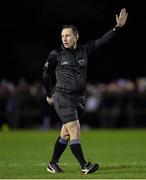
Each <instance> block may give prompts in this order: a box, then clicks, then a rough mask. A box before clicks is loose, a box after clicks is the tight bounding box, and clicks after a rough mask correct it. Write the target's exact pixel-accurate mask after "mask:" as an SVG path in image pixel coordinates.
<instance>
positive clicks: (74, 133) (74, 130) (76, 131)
mask: <svg viewBox="0 0 146 180" xmlns="http://www.w3.org/2000/svg"><path fill="white" fill-rule="evenodd" d="M65 126H66V128H67V130H68V132H69V136H70V139H79V138H80V124H79V121H78V120H76V121H72V122H69V123H67V124H66V125H65Z"/></svg>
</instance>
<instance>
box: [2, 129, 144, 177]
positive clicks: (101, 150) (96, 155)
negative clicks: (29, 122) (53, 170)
mask: <svg viewBox="0 0 146 180" xmlns="http://www.w3.org/2000/svg"><path fill="white" fill-rule="evenodd" d="M58 133H59V130H48V131H40V130H15V131H12V130H11V131H9V132H1V131H0V179H146V129H137V130H134V129H133V130H132V129H131V130H130V129H129V130H128V129H110V130H108V129H107V130H101V129H94V130H88V131H85V130H82V131H81V143H82V147H83V150H84V154H85V157H86V160H88V161H92V162H98V163H99V165H100V169H99V170H98V171H97V172H96V173H94V174H89V175H82V174H81V173H80V167H79V164H78V162H77V161H76V159H75V158H74V157H73V155H72V153H71V151H70V148H69V146H68V147H67V149H66V151H65V152H64V154H63V156H62V157H61V159H60V166H61V167H62V168H63V169H64V171H65V173H60V174H50V173H49V172H47V171H46V168H47V164H48V161H49V159H50V158H51V155H52V151H53V146H54V142H55V140H56V137H57V136H58Z"/></svg>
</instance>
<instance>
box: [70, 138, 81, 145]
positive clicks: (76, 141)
mask: <svg viewBox="0 0 146 180" xmlns="http://www.w3.org/2000/svg"><path fill="white" fill-rule="evenodd" d="M72 144H80V140H79V139H72V140H70V145H72Z"/></svg>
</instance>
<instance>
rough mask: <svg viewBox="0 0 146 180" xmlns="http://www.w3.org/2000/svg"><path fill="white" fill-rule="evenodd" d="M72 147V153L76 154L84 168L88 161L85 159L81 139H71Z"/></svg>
mask: <svg viewBox="0 0 146 180" xmlns="http://www.w3.org/2000/svg"><path fill="white" fill-rule="evenodd" d="M70 148H71V151H72V153H73V154H74V156H75V157H76V159H77V160H78V162H79V163H80V165H81V168H83V167H84V166H85V164H86V161H85V159H84V155H83V151H82V147H81V144H80V142H79V140H78V139H75V140H71V141H70Z"/></svg>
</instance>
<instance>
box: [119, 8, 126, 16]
mask: <svg viewBox="0 0 146 180" xmlns="http://www.w3.org/2000/svg"><path fill="white" fill-rule="evenodd" d="M125 15H126V9H125V8H123V9H122V10H121V12H120V16H122V17H123V16H125Z"/></svg>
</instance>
